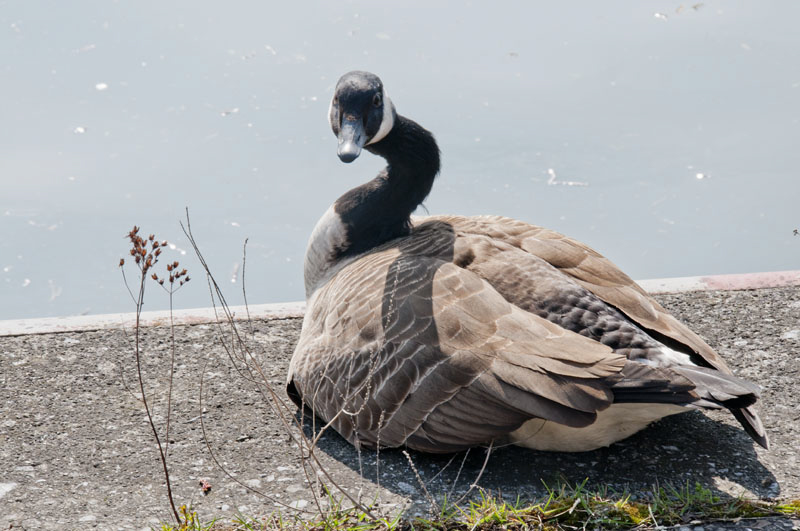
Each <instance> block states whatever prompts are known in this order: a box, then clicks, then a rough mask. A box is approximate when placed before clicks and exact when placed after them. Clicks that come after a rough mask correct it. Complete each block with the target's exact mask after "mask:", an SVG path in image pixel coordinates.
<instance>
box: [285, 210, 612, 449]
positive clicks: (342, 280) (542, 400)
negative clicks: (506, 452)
mask: <svg viewBox="0 0 800 531" xmlns="http://www.w3.org/2000/svg"><path fill="white" fill-rule="evenodd" d="M453 242H454V234H453V231H452V229H451V228H450V227H449V226H448V225H446V224H442V223H438V224H436V223H433V224H428V225H426V226H424V227H420V228H418V229H416V230H415V232H414V234H413V235H412V236H411V237H409V238H405V239H401V240H395V241H394V242H393V243H392V245H386V246H383V247H381V248H378V249H376V250H375V251H373V252H370V253H369V254H367V255H364V256H362V257H360V258H358V259H356V260H355V261H353V262H351V263H349V264H347V265H346V266H344V267H343V268H342V269H341V270H339V271H338V272H337V273H336V274H335V275H334V276H333V277H332V278H331V279H330V281H329V282H328V283H327V284H326V285H325V286H324V287H322V288H320V290H319V292H317V293H316V294H315V295H314V296H313V297H312V298H311V300H310V301H309V306H308V310H307V315H306V319H305V321H304V325H303V330H302V333H301V337H300V341H299V343H298V346H297V348H296V350H295V354H294V356H293V358H292V362H291V364H290V373H289V381H290V384H292V385H293V386H294V388H295V389H296V390H297V391H298V392H299V394H300V395H301V396H302V399H303V401H304V402H305V403H306V404H307V405H309V406H310V407H311V408H312V409H313V410H314V411H315V413H316V414H318V415H319V416H320V417H321V418H323V419H324V420H331V419H333V422H332V425H333V427H334V428H335V429H336V430H337V431H339V432H340V433H341V434H342V435H343V436H344V437H346V438H347V439H348V440H350V441H351V442H354V443H355V442H361V443H365V444H367V445H370V446H374V445H376V444H381V445H384V446H399V445H403V444H406V445H408V446H410V447H413V448H417V449H421V450H426V451H436V452H446V451H453V450H458V449H462V448H466V447H469V446H474V445H476V444H480V443H485V442H488V441H489V440H491V439H493V438H495V437H497V436H500V435H504V434H506V433H508V432H510V431H512V430H514V429H516V428H517V427H519V426H520V425H521V424H522V423H523V422H524V421H525V420H528V419H530V418H533V417H541V418H546V419H551V420H554V421H556V422H560V423H564V424H567V425H571V426H585V425H588V424H590V423H592V422H593V421H594V419H595V414H596V412H597V411H599V410H602V409H604V408H606V407H607V406H608V405H609V404H610V403H611V401H612V399H613V394H612V392H611V390H610V386H611V385H612V384H613V382H614V376H615V375H616V374H618V373H619V372H620V371H621V369H622V367H623V366H624V364H625V358H624V356H621V355H619V354H615V353H613V352H612V351H611V349H610V348H608V347H606V346H604V345H601V344H599V343H597V342H595V341H592V340H590V339H587V338H584V337H581V336H579V335H577V334H574V333H572V332H569V331H567V330H564V329H562V328H560V327H558V326H557V325H554V324H552V323H550V322H548V321H546V320H545V319H542V318H539V317H536V316H534V315H532V314H530V313H528V312H525V311H523V310H521V309H519V308H517V307H515V306H513V305H511V304H509V303H508V302H507V301H506V300H505V299H504V298H503V297H502V296H500V295H499V294H498V293H497V292H496V291H495V290H494V289H493V288H492V287H491V286H490V285H489V284H488V283H487V282H486V281H484V280H482V279H481V278H479V277H478V276H477V275H475V274H473V273H471V272H469V271H466V270H464V269H462V268H460V267H457V266H456V265H454V264H453V263H452V256H453Z"/></svg>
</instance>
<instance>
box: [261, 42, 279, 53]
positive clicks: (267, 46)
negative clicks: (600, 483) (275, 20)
mask: <svg viewBox="0 0 800 531" xmlns="http://www.w3.org/2000/svg"><path fill="white" fill-rule="evenodd" d="M264 49H265V50H267V51H268V52H269V53H271V54H272V55H278V52H276V51H275V48H273V47H272V46H270V45H269V44H265V45H264Z"/></svg>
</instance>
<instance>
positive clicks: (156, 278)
mask: <svg viewBox="0 0 800 531" xmlns="http://www.w3.org/2000/svg"><path fill="white" fill-rule="evenodd" d="M150 278H152V279H153V280H158V275H156V274H155V273H153V275H152V276H151V277H150Z"/></svg>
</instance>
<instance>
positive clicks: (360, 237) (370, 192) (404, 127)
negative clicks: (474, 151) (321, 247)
mask: <svg viewBox="0 0 800 531" xmlns="http://www.w3.org/2000/svg"><path fill="white" fill-rule="evenodd" d="M366 149H367V150H369V151H370V152H372V153H374V154H376V155H380V156H381V157H383V158H384V159H386V162H387V163H388V165H387V166H386V168H384V170H383V171H381V172H380V173H379V174H378V176H377V177H375V178H374V179H373V180H371V181H369V182H368V183H365V184H362V185H361V186H358V187H356V188H353V189H352V190H350V191H349V192H347V193H346V194H344V195H343V196H342V197H340V198H339V199H338V200H337V201H336V203H335V204H334V209H335V211H336V213H337V214H338V215H339V217H340V219H341V220H342V223H344V225H345V227H346V230H347V244H346V246H345V247H344V248H341V249H339V251H338V255H339V257H343V256H348V255H354V254H359V253H362V252H364V251H366V250H368V249H371V248H373V247H375V246H377V245H380V244H382V243H384V242H386V241H389V240H392V239H394V238H397V237H400V236H405V235H407V234H409V233H410V232H411V219H410V217H411V213H412V212H414V210H415V209H416V208H417V207H418V206H419V205H420V204H421V203H422V201H424V200H425V198H426V197H427V196H428V194H429V193H430V191H431V187H432V186H433V180H434V178H435V177H436V174H437V173H439V147H438V146H437V145H436V140H434V138H433V135H432V134H431V133H430V132H429V131H427V130H426V129H424V128H423V127H421V126H420V125H419V124H417V123H416V122H414V121H412V120H409V119H407V118H405V117H403V116H400V115H398V116H397V117H396V119H395V123H394V126H393V127H392V130H391V131H390V132H389V134H387V135H386V136H385V137H384V138H383V139H382V140H381V141H380V142H377V143H375V144H371V145H369V146H367V147H366Z"/></svg>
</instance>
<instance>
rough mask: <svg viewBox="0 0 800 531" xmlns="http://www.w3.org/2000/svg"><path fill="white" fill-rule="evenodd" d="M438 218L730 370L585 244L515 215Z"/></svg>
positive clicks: (644, 293)
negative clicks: (532, 260)
mask: <svg viewBox="0 0 800 531" xmlns="http://www.w3.org/2000/svg"><path fill="white" fill-rule="evenodd" d="M439 219H442V220H443V221H446V222H448V223H451V224H452V225H453V227H454V228H455V230H456V231H459V232H465V233H472V234H488V235H489V236H491V237H492V238H494V239H497V240H498V241H502V242H504V243H507V244H509V245H513V246H515V247H517V248H519V249H522V250H524V251H527V252H528V253H531V254H533V255H535V256H538V257H539V258H541V259H543V260H545V261H546V262H547V263H549V264H551V265H552V266H554V267H555V268H556V269H558V270H559V271H561V272H562V273H564V274H565V275H567V276H569V277H570V278H572V279H574V280H575V281H577V282H578V283H579V284H580V285H581V286H583V287H584V288H586V289H587V290H589V291H590V292H592V293H594V294H595V295H597V296H598V297H599V298H600V299H602V300H603V301H604V302H606V303H608V304H610V305H611V306H614V307H615V308H617V309H618V310H619V311H621V312H622V313H624V314H625V315H627V316H628V317H629V318H630V319H631V320H633V321H635V322H636V323H638V324H639V325H640V326H642V327H643V328H646V329H648V330H652V331H655V332H657V333H658V334H661V335H663V336H665V337H667V338H669V339H672V340H673V341H676V342H678V343H680V344H681V345H685V346H686V347H688V348H689V349H691V351H692V352H694V353H696V354H697V355H698V356H700V357H701V358H702V359H703V360H705V362H706V363H707V364H708V365H709V366H711V367H714V368H715V369H717V370H720V371H722V372H724V373H726V374H731V370H730V369H729V368H728V366H727V365H726V363H725V361H724V360H723V359H722V358H721V357H720V356H719V355H718V354H717V353H716V352H714V350H713V349H712V348H711V347H710V346H708V344H706V342H705V341H703V340H702V339H701V338H700V336H698V335H697V334H695V333H694V332H692V331H691V330H690V329H689V328H688V327H687V326H686V325H684V324H683V323H681V322H680V321H678V320H677V319H675V318H674V317H673V316H672V315H670V314H669V313H668V312H667V311H666V310H665V309H664V308H663V307H662V306H661V305H660V304H659V303H658V302H656V300H655V299H653V298H652V297H651V296H650V295H648V294H647V293H646V292H645V291H644V290H643V289H642V288H641V287H639V285H638V284H636V282H634V281H633V280H632V279H631V278H630V277H629V276H628V275H626V274H625V273H623V272H622V271H621V270H620V269H619V268H618V267H617V266H616V265H614V264H613V263H612V262H611V261H610V260H608V259H607V258H605V257H604V256H602V255H601V254H599V253H598V252H597V251H595V250H593V249H591V248H590V247H588V246H586V245H585V244H583V243H581V242H579V241H577V240H573V239H572V238H568V237H567V236H564V235H562V234H559V233H557V232H555V231H552V230H548V229H544V228H542V227H537V226H535V225H530V224H527V223H524V222H521V221H517V220H514V219H510V218H504V217H495V216H478V217H470V218H466V217H459V216H447V217H441V218H439Z"/></svg>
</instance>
